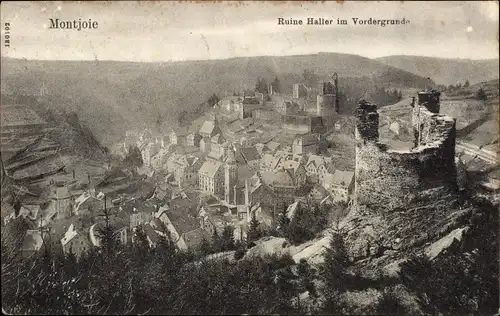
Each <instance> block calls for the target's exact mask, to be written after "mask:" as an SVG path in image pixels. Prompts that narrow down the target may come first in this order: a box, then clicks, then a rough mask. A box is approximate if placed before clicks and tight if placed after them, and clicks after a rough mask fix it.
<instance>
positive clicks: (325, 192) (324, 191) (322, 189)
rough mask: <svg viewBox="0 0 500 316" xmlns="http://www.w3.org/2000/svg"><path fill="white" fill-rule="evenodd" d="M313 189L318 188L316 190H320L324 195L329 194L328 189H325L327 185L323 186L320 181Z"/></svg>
mask: <svg viewBox="0 0 500 316" xmlns="http://www.w3.org/2000/svg"><path fill="white" fill-rule="evenodd" d="M312 190H316V191H318V192H319V193H320V194H321V195H322V196H323V197H324V196H328V191H327V190H326V189H325V187H324V186H322V185H321V184H319V183H318V184H316V185H315V186H314V187H313V188H312Z"/></svg>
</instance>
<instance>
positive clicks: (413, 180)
mask: <svg viewBox="0 0 500 316" xmlns="http://www.w3.org/2000/svg"><path fill="white" fill-rule="evenodd" d="M439 98H440V92H438V91H436V90H430V91H424V92H419V93H418V103H417V104H415V98H413V101H412V108H413V109H412V117H411V121H412V127H413V131H414V146H413V148H409V149H406V150H395V149H391V148H389V146H388V145H386V144H383V143H381V142H379V131H378V129H379V114H378V112H377V106H376V105H375V104H372V103H369V102H366V101H364V100H362V101H360V102H359V104H358V108H357V111H356V169H355V197H354V201H355V202H354V203H355V206H356V208H357V209H358V210H362V209H370V210H384V211H387V210H392V209H395V208H399V207H404V206H405V205H406V204H407V203H408V202H409V201H411V199H412V198H413V197H415V196H418V194H419V192H421V191H422V190H427V189H432V188H443V187H444V188H449V189H454V188H456V170H455V137H456V135H455V134H456V132H455V119H454V118H451V117H449V116H445V115H442V114H439V110H440V100H439Z"/></svg>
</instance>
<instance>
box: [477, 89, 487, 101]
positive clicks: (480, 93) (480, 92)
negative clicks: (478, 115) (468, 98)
mask: <svg viewBox="0 0 500 316" xmlns="http://www.w3.org/2000/svg"><path fill="white" fill-rule="evenodd" d="M476 99H477V100H482V101H486V100H487V99H488V96H487V95H486V92H484V90H483V88H479V90H477V92H476Z"/></svg>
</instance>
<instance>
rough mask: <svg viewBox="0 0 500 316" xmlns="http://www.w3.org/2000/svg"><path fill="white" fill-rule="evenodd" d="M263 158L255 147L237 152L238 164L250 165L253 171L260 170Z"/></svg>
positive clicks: (239, 149)
mask: <svg viewBox="0 0 500 316" xmlns="http://www.w3.org/2000/svg"><path fill="white" fill-rule="evenodd" d="M260 160H261V156H260V154H259V152H258V151H257V148H255V147H241V148H238V150H237V151H236V162H237V163H238V164H241V165H248V166H249V167H250V168H252V169H258V168H259V164H260Z"/></svg>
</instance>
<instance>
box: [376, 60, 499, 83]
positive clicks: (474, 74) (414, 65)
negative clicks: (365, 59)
mask: <svg viewBox="0 0 500 316" xmlns="http://www.w3.org/2000/svg"><path fill="white" fill-rule="evenodd" d="M375 60H377V61H380V62H382V63H384V64H386V65H388V66H392V67H395V68H399V69H403V70H406V71H409V72H412V73H414V74H416V75H419V76H422V77H430V78H431V79H432V80H434V81H435V82H436V83H437V84H444V85H450V84H457V83H462V84H463V83H464V82H465V81H466V80H469V82H470V83H471V84H474V83H478V82H483V81H488V80H492V79H498V78H499V71H498V66H499V63H498V59H486V60H469V59H448V58H435V57H423V56H386V57H380V58H376V59H375Z"/></svg>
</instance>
